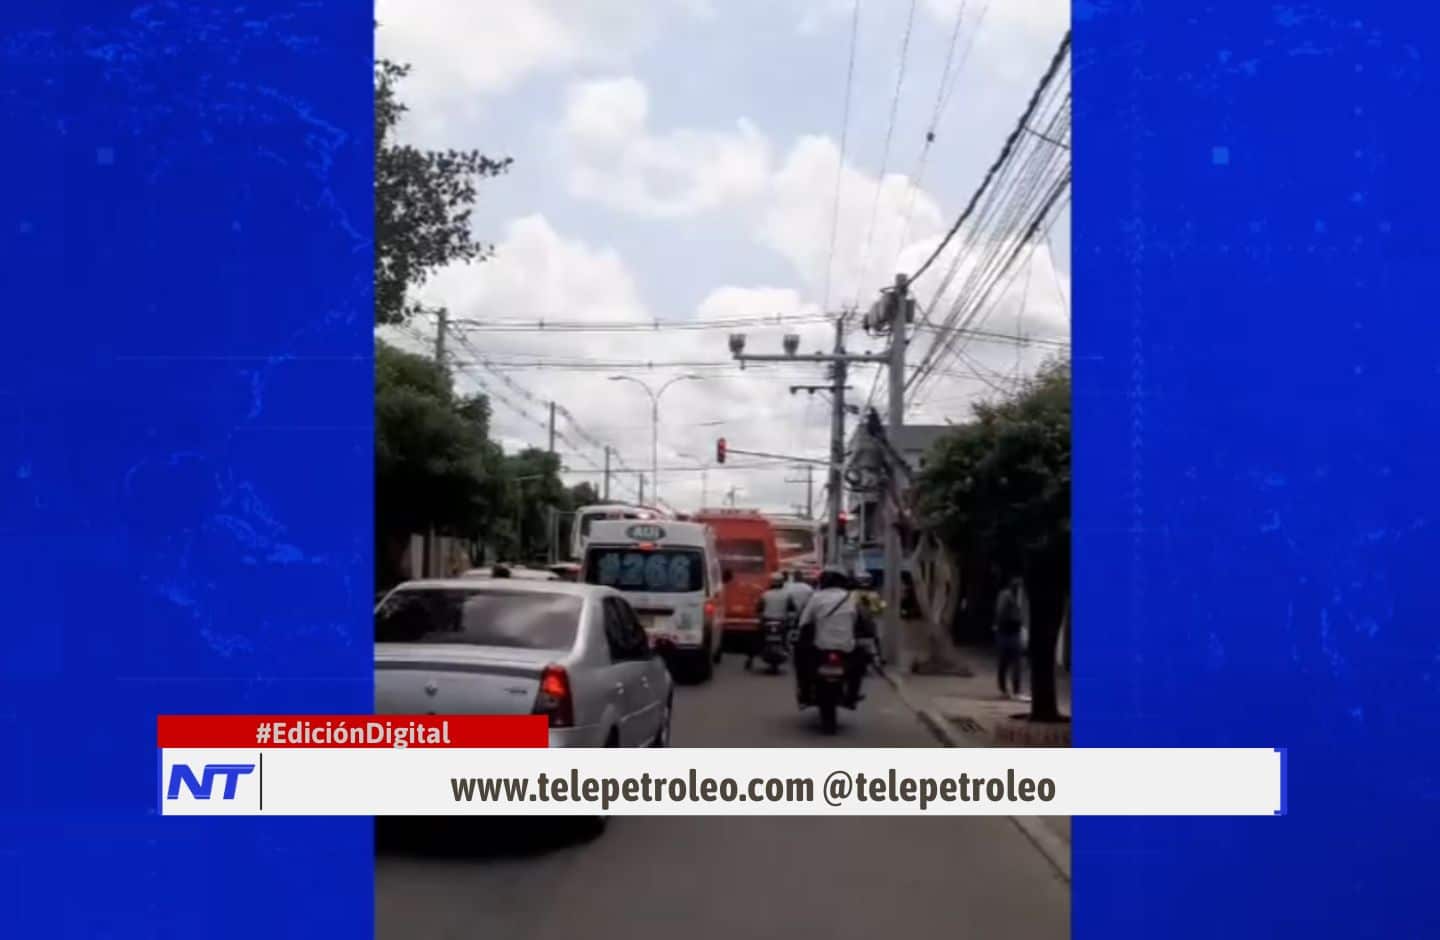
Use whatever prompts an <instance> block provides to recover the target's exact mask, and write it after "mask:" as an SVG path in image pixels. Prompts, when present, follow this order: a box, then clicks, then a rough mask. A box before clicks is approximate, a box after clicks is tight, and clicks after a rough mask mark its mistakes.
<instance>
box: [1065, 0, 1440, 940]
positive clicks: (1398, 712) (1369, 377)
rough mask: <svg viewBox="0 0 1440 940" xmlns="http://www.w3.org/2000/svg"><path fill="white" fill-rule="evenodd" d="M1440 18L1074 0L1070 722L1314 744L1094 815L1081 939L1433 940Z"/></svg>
mask: <svg viewBox="0 0 1440 940" xmlns="http://www.w3.org/2000/svg"><path fill="white" fill-rule="evenodd" d="M1437 25H1440V12H1436V11H1435V10H1434V5H1433V4H1400V3H1359V2H1355V3H1339V2H1329V3H1318V4H1306V5H1284V4H1266V3H1250V2H1228V3H1209V4H1192V3H1178V2H1174V3H1148V4H1140V3H1122V2H1078V3H1077V6H1076V8H1075V43H1076V47H1075V80H1074V88H1075V96H1076V97H1075V134H1074V141H1075V156H1074V161H1075V166H1076V177H1075V196H1074V271H1075V292H1074V298H1075V312H1074V355H1075V360H1076V361H1075V374H1076V393H1075V405H1076V414H1075V457H1074V461H1075V463H1074V476H1075V486H1076V492H1075V499H1074V506H1075V510H1074V511H1075V552H1074V554H1075V585H1076V586H1075V604H1076V608H1075V619H1076V623H1077V631H1076V640H1075V644H1076V645H1075V659H1076V674H1075V677H1074V678H1075V684H1074V700H1075V711H1076V714H1077V716H1078V717H1077V720H1076V724H1075V727H1074V740H1075V743H1076V744H1077V745H1087V746H1098V745H1115V746H1123V745H1151V746H1165V745H1190V746H1227V745H1235V746H1252V747H1253V746H1264V747H1270V746H1287V747H1289V749H1290V753H1289V757H1290V765H1289V776H1290V781H1289V782H1290V792H1289V800H1290V802H1289V815H1288V816H1285V817H1283V818H1274V819H1220V820H1207V819H1174V820H1172V819H1145V820H1133V821H1130V820H1121V819H1082V820H1076V822H1075V826H1074V839H1075V842H1074V846H1075V849H1074V871H1075V881H1074V898H1073V901H1074V924H1075V929H1074V936H1075V937H1076V938H1098V937H1105V938H1116V937H1146V938H1152V937H1166V938H1182V937H1183V938H1188V937H1196V938H1200V937H1204V938H1214V937H1227V938H1231V940H1239V938H1242V937H1243V938H1250V937H1255V938H1260V937H1266V938H1269V937H1306V938H1315V937H1346V938H1355V937H1434V936H1440V904H1437V901H1436V888H1435V872H1436V864H1435V851H1436V840H1435V837H1436V835H1437V832H1440V822H1437V817H1436V809H1437V802H1436V801H1437V799H1440V746H1437V740H1440V630H1437V625H1436V619H1437V617H1436V615H1437V613H1440V590H1437V585H1440V578H1437V576H1436V565H1437V561H1440V528H1437V522H1440V513H1437V510H1440V506H1437V502H1440V499H1437V494H1440V394H1437V391H1436V387H1437V379H1440V317H1437V315H1436V296H1437V293H1436V292H1437V285H1440V280H1437V278H1440V245H1437V234H1440V233H1437V211H1440V200H1437V195H1440V193H1437V188H1440V187H1437V175H1440V171H1437V169H1436V167H1437V156H1436V142H1437V131H1436V128H1435V124H1434V118H1435V115H1436V114H1437V113H1440V108H1437V98H1436V67H1437V66H1436V60H1437V57H1440V41H1437V40H1440V31H1437V29H1436V27H1437Z"/></svg>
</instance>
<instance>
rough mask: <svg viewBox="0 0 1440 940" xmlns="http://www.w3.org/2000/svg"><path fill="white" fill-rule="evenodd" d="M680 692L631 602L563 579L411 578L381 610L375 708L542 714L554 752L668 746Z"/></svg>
mask: <svg viewBox="0 0 1440 940" xmlns="http://www.w3.org/2000/svg"><path fill="white" fill-rule="evenodd" d="M673 701H674V698H673V685H672V683H671V680H670V674H669V672H668V671H667V670H666V668H665V664H664V662H663V661H662V660H661V659H660V658H659V657H657V656H655V655H654V654H653V653H652V651H651V649H650V645H649V643H648V642H647V640H646V636H645V631H644V629H643V628H642V627H641V626H640V623H639V622H638V621H637V620H636V618H635V613H634V611H632V610H631V609H630V604H629V603H628V602H627V601H626V600H625V596H624V595H623V594H621V593H620V592H618V591H615V590H613V589H611V588H605V587H600V586H597V585H589V584H570V583H566V582H560V581H530V580H525V581H519V580H509V579H501V580H491V579H474V578H462V579H454V580H440V581H412V582H408V583H406V584H402V585H400V586H399V587H397V588H395V589H394V590H393V591H391V592H390V593H389V594H387V595H386V596H385V597H384V599H383V600H381V602H380V603H379V605H378V606H377V607H376V609H375V711H376V712H377V713H379V714H408V715H424V714H430V715H454V714H480V715H518V714H543V715H546V716H548V717H549V721H550V746H551V747H665V746H668V745H669V743H670V714H671V708H672V705H673Z"/></svg>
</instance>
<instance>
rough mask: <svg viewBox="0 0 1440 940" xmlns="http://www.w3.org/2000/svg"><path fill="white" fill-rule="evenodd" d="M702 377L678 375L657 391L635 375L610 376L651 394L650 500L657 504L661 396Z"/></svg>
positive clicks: (613, 379)
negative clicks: (687, 381)
mask: <svg viewBox="0 0 1440 940" xmlns="http://www.w3.org/2000/svg"><path fill="white" fill-rule="evenodd" d="M702 378H704V376H700V375H694V374H690V373H687V374H685V375H677V376H675V378H673V379H671V380H670V381H668V382H666V383H665V384H664V385H662V386H660V390H659V391H658V392H657V391H653V390H652V389H651V388H650V386H649V385H648V384H647V383H645V382H642V381H641V380H640V379H637V378H635V377H634V376H630V375H612V376H610V381H612V382H634V383H635V384H636V385H638V386H640V387H641V388H643V389H645V394H646V395H649V396H650V501H651V502H653V503H654V504H655V505H656V506H659V505H660V396H662V395H664V394H665V390H666V389H667V388H669V387H670V386H672V385H674V384H675V383H676V382H684V381H686V380H690V379H693V380H696V381H698V380H699V379H702Z"/></svg>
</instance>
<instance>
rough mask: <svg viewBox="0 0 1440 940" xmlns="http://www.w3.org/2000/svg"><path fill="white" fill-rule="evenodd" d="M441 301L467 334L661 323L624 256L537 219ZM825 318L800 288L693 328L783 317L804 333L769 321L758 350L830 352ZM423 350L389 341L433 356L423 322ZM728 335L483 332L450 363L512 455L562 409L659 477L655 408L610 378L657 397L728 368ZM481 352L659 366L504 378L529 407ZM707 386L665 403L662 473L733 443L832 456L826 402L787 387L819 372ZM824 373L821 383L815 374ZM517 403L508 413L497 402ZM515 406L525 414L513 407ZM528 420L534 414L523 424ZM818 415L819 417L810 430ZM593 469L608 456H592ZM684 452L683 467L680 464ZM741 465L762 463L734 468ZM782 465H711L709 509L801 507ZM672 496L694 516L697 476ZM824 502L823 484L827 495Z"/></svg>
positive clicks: (457, 343)
mask: <svg viewBox="0 0 1440 940" xmlns="http://www.w3.org/2000/svg"><path fill="white" fill-rule="evenodd" d="M422 298H423V299H425V300H426V301H427V302H430V303H439V302H444V303H445V304H446V305H447V306H448V307H449V309H450V314H451V317H452V322H454V323H455V324H456V329H457V331H461V332H463V330H464V328H465V327H466V325H467V324H466V321H473V320H496V319H501V320H510V321H514V320H521V321H536V320H540V319H546V320H549V321H551V322H554V321H555V320H557V319H564V320H581V321H591V322H603V323H607V324H608V323H612V322H622V323H635V324H644V323H648V322H653V321H652V314H651V312H650V311H649V310H648V309H647V308H646V306H645V305H644V303H643V301H642V300H641V298H640V296H639V293H638V291H637V289H636V284H635V280H634V278H633V277H632V275H631V273H630V271H629V270H628V269H627V267H626V265H625V264H624V262H623V261H622V260H621V259H620V258H619V257H618V256H617V255H615V254H614V253H613V252H611V251H608V250H605V249H601V248H596V247H594V246H591V245H587V244H585V243H584V242H581V241H579V240H576V239H571V238H567V237H565V236H564V235H562V234H560V233H559V232H557V231H556V230H555V228H554V227H553V226H552V225H551V224H550V223H549V222H548V221H547V220H546V219H544V218H542V217H539V216H529V217H525V218H521V219H517V220H515V221H513V222H512V223H511V224H510V225H509V226H508V227H507V229H506V234H505V237H504V238H503V240H502V241H501V242H500V243H499V245H498V246H497V252H496V255H495V257H494V258H493V259H492V260H490V261H487V262H485V263H483V264H479V265H468V266H466V265H459V266H453V267H451V268H447V269H446V270H444V271H441V272H440V273H439V274H438V275H437V276H436V277H435V278H434V279H433V280H432V281H430V282H429V283H428V284H427V285H426V287H425V289H424V290H423V291H422ZM818 312H819V310H818V307H817V306H816V305H814V304H807V303H806V302H805V301H804V299H803V298H802V297H801V295H800V294H799V293H798V292H797V291H796V290H794V289H793V288H785V287H764V286H760V287H741V286H725V287H719V288H716V289H715V290H713V291H711V292H710V293H709V294H708V295H707V296H706V297H705V298H704V299H703V300H702V301H701V302H700V303H699V305H698V306H697V308H696V311H695V318H696V319H703V320H729V319H734V318H746V319H749V318H758V317H762V316H763V317H769V316H772V315H775V314H777V313H780V314H785V315H786V316H787V317H792V318H798V319H799V321H800V322H798V323H788V322H787V323H777V324H774V325H770V324H764V325H756V326H753V327H747V328H746V329H745V332H746V333H747V335H748V337H749V339H750V344H751V345H750V349H751V351H763V350H766V349H773V350H775V351H777V352H778V351H779V350H780V348H781V343H780V340H781V336H782V335H783V334H784V333H787V332H798V333H800V334H801V336H802V338H803V340H802V350H804V351H808V350H814V349H828V348H829V347H830V343H831V341H832V340H831V337H832V333H831V328H830V326H829V325H828V324H826V323H823V322H819V321H818V320H817V319H816V315H817V314H818ZM415 331H417V332H419V333H420V335H421V338H420V339H419V340H417V339H415V338H413V337H410V336H406V335H405V334H403V333H402V334H397V333H396V332H395V331H391V330H386V331H382V335H385V336H387V338H396V337H397V336H398V337H399V339H398V341H399V342H401V343H402V344H403V345H406V346H407V348H412V349H416V350H417V351H426V352H428V351H429V350H430V349H432V348H433V336H434V332H433V325H429V324H424V325H422V324H420V323H418V322H417V323H416V325H415ZM727 332H728V330H658V331H641V332H600V333H579V332H572V333H556V334H549V335H547V334H537V333H506V332H483V331H474V332H470V333H468V334H464V335H465V339H464V341H463V342H462V341H461V340H460V339H459V338H458V337H457V338H452V340H451V342H450V343H449V346H448V348H449V350H450V355H451V358H452V361H453V362H454V363H456V364H457V366H460V367H461V371H462V372H464V373H467V374H469V375H471V376H473V377H474V379H477V380H478V381H479V382H480V383H481V384H483V385H484V386H485V387H487V388H488V389H489V390H490V391H492V392H493V393H497V400H496V401H495V402H494V407H493V412H494V433H495V436H496V437H497V439H499V440H501V441H502V442H503V443H504V444H505V446H506V447H507V449H510V450H515V449H519V447H521V446H544V444H545V439H546V429H545V427H544V424H545V420H546V414H547V402H549V401H550V400H554V401H556V402H557V403H559V404H560V405H561V406H563V407H564V408H566V409H568V410H569V411H570V412H571V413H572V414H573V415H574V416H575V418H576V420H577V421H578V422H579V424H580V425H581V426H582V427H583V428H584V429H585V430H586V431H587V432H589V434H591V435H592V436H594V437H596V438H598V439H599V440H600V441H602V442H608V443H611V444H613V445H614V446H616V447H617V448H618V449H619V452H620V454H621V456H622V458H623V460H624V462H625V464H626V465H627V466H628V468H629V469H630V470H631V471H648V470H649V468H650V421H649V414H650V409H649V401H648V399H647V398H646V396H645V393H644V392H643V391H641V390H640V389H638V388H636V387H635V386H634V385H633V384H630V383H619V382H611V381H609V376H610V375H611V374H613V373H619V372H626V373H627V374H631V375H634V376H635V377H636V378H639V379H641V380H642V381H645V382H648V383H649V384H650V386H651V387H652V388H656V389H658V387H659V385H660V384H662V383H663V382H665V381H667V380H668V379H671V378H673V377H675V376H677V375H681V374H685V373H686V372H687V369H686V368H683V367H678V368H677V367H668V366H666V365H665V364H666V363H675V362H684V363H728V361H729V357H730V354H729V350H728V346H727V342H726V339H727V337H726V334H727ZM477 354H478V355H479V356H483V357H484V358H485V359H488V360H489V361H490V362H491V363H493V364H496V365H499V364H501V363H504V362H507V361H508V362H512V363H513V362H515V361H522V360H523V361H532V360H534V359H546V360H555V359H558V358H563V359H579V358H584V359H586V360H589V361H591V362H597V363H603V362H617V361H619V362H634V361H648V362H654V363H657V365H656V367H655V368H653V369H646V368H641V369H631V370H622V369H616V370H613V373H612V370H604V371H571V370H560V369H544V370H515V371H504V372H503V374H504V375H506V376H508V377H509V378H510V379H511V381H512V382H513V383H515V384H517V385H519V386H521V387H523V388H524V389H525V391H526V392H528V393H529V394H530V395H531V396H533V397H532V398H527V397H526V396H525V395H524V394H523V393H521V392H519V391H517V390H516V389H515V388H513V387H512V386H508V385H507V384H506V383H505V382H504V381H503V380H502V379H500V378H497V376H496V375H495V374H494V373H493V372H491V371H489V370H487V369H485V368H483V367H478V366H476V365H475V363H476V362H477ZM694 371H695V372H696V374H699V375H702V376H704V380H703V381H687V382H678V383H676V384H675V385H673V386H672V387H671V388H670V389H669V390H668V391H666V392H665V394H664V396H663V397H662V399H661V441H660V464H661V467H662V468H668V467H676V466H689V465H692V464H694V462H695V461H694V460H693V458H697V457H698V458H700V459H702V460H705V461H709V460H712V459H713V454H714V449H715V439H716V438H717V437H721V436H725V437H728V438H729V439H730V441H731V442H732V443H733V444H734V446H736V447H741V448H742V449H746V450H758V451H765V452H771V453H784V454H809V455H812V456H814V455H822V454H823V453H824V451H825V448H826V446H827V433H828V432H827V428H828V424H827V423H826V420H825V415H826V414H827V412H826V411H825V409H824V407H823V405H822V404H821V403H820V402H818V401H816V400H812V399H810V398H808V397H807V396H804V395H798V396H792V395H790V394H789V393H788V390H787V387H788V385H789V384H792V383H797V382H806V383H809V382H819V381H823V375H822V374H821V372H820V370H819V369H818V368H816V367H814V366H810V365H796V366H789V365H784V366H780V367H760V366H752V367H750V368H749V369H747V370H746V371H745V372H744V373H740V372H738V371H737V370H736V369H734V368H732V367H729V366H728V365H727V367H726V368H724V369H718V370H717V369H712V368H707V367H701V368H699V369H695V370H694ZM812 373H813V374H812ZM457 387H458V388H459V389H460V390H461V391H462V392H466V393H470V392H474V391H476V390H477V385H476V384H475V382H474V381H472V380H471V379H470V378H466V377H464V376H462V377H460V378H459V379H458V380H457ZM499 397H503V398H507V399H509V400H510V404H506V403H504V402H501V401H499V400H498V398H499ZM512 405H513V406H518V408H517V407H512ZM522 412H523V413H522ZM807 417H808V420H806V419H807ZM560 429H561V431H562V433H564V434H566V435H568V436H570V437H571V438H572V439H573V440H574V441H575V442H576V443H579V444H582V445H583V441H582V440H581V438H580V436H579V435H578V434H576V433H574V429H573V428H572V427H570V425H569V424H568V422H565V421H563V420H562V421H561V423H560ZM582 449H583V450H585V451H586V452H587V454H588V455H589V457H590V459H591V460H592V461H594V462H596V463H599V462H601V461H602V460H603V454H602V451H601V450H600V449H599V448H595V447H593V446H582ZM562 451H564V452H565V459H566V463H567V465H568V466H570V467H572V468H576V469H587V468H590V467H591V463H589V462H587V461H586V460H585V459H583V458H581V457H579V456H578V455H576V454H575V453H573V452H570V451H569V449H568V448H566V447H564V446H563V444H562ZM682 454H684V455H687V456H685V457H682V456H680V455H682ZM734 462H735V463H737V464H740V465H742V466H743V465H745V464H751V463H753V462H754V461H753V460H751V459H748V458H746V459H741V458H739V457H737V458H735V459H734ZM783 471H784V467H783V466H782V467H777V468H776V469H773V470H765V471H759V472H755V471H750V470H745V469H737V470H732V469H728V468H726V467H715V466H712V467H710V469H709V472H708V474H707V477H708V479H707V482H708V484H709V492H710V498H711V501H712V502H716V501H718V499H719V494H720V493H722V492H723V491H724V490H725V489H727V488H728V487H730V486H732V485H734V486H738V487H741V488H742V489H743V495H742V496H741V500H742V501H745V502H750V503H752V504H756V505H764V506H770V507H773V508H777V509H780V508H786V507H788V506H790V505H791V504H792V503H793V502H794V501H795V500H796V499H797V498H798V497H797V493H798V492H799V489H800V488H797V487H795V486H792V485H790V484H787V483H785V479H784V478H785V475H786V474H785V473H784V472H783ZM567 479H569V481H570V482H578V481H579V480H582V479H590V480H592V481H594V482H597V483H598V477H597V476H596V475H594V474H589V475H578V474H577V475H572V476H570V477H567ZM634 480H635V478H634V475H633V473H632V474H627V475H626V476H625V477H624V479H623V480H621V481H619V482H623V484H624V487H622V488H621V489H620V490H619V492H620V493H622V494H627V495H630V496H633V493H631V492H630V489H632V488H633V485H634ZM661 483H662V489H661V495H662V496H664V497H665V499H666V500H667V501H669V502H671V503H673V504H676V505H680V506H690V507H694V506H697V505H699V503H700V498H701V478H700V475H699V473H698V472H679V473H662V477H661ZM817 493H818V484H817Z"/></svg>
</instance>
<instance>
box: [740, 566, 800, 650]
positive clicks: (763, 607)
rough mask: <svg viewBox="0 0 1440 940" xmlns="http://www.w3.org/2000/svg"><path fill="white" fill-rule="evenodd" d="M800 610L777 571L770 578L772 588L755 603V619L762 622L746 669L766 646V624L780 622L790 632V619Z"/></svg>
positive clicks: (782, 576) (783, 578) (781, 573)
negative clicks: (772, 621)
mask: <svg viewBox="0 0 1440 940" xmlns="http://www.w3.org/2000/svg"><path fill="white" fill-rule="evenodd" d="M799 611H800V608H799V606H798V605H797V604H796V603H795V597H794V595H792V594H791V593H790V592H789V591H788V590H786V586H785V575H784V573H783V572H780V571H777V572H775V573H774V574H773V575H771V576H770V588H769V590H767V591H766V592H765V593H764V594H761V595H760V600H758V601H757V602H756V603H755V619H756V620H758V621H759V622H760V629H759V630H758V631H756V634H755V643H754V644H753V645H752V646H751V647H750V654H749V655H748V656H746V657H745V668H746V669H749V668H750V667H751V666H752V665H753V664H754V662H755V656H756V654H758V653H759V652H760V650H761V648H762V647H763V646H764V644H765V622H766V621H767V620H778V621H780V623H781V624H783V625H784V626H783V627H782V629H786V630H788V629H789V627H790V618H791V617H793V616H794V615H795V614H797V613H799Z"/></svg>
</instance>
